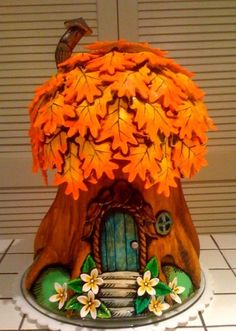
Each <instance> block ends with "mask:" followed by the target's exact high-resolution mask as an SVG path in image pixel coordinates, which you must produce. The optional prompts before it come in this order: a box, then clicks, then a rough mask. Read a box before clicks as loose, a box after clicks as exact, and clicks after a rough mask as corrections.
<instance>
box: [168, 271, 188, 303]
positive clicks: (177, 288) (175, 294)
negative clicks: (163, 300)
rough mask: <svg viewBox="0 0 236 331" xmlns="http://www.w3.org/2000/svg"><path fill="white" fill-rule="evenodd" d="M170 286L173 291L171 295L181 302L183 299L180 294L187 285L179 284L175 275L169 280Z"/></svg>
mask: <svg viewBox="0 0 236 331" xmlns="http://www.w3.org/2000/svg"><path fill="white" fill-rule="evenodd" d="M169 287H170V288H171V290H172V292H171V293H170V297H171V298H172V299H173V300H174V301H175V302H177V303H181V302H182V300H181V298H180V297H179V295H178V294H181V293H183V292H184V290H185V287H183V286H177V277H175V278H174V279H173V280H172V282H169Z"/></svg>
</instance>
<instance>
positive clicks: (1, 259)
mask: <svg viewBox="0 0 236 331" xmlns="http://www.w3.org/2000/svg"><path fill="white" fill-rule="evenodd" d="M14 241H15V240H14V239H13V240H12V241H11V243H10V244H9V246H8V247H7V249H6V250H5V252H4V253H3V255H2V257H1V258H0V263H1V262H2V261H3V259H4V257H5V256H6V255H7V252H8V251H9V249H10V248H11V246H12V244H13V242H14Z"/></svg>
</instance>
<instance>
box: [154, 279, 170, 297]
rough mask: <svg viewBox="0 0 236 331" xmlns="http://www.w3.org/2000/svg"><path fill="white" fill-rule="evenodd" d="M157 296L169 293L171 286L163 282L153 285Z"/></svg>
mask: <svg viewBox="0 0 236 331" xmlns="http://www.w3.org/2000/svg"><path fill="white" fill-rule="evenodd" d="M154 288H155V291H156V295H157V296H165V295H167V294H170V293H171V291H172V290H171V288H170V287H169V286H168V285H166V284H165V283H163V282H159V283H158V284H157V285H156V286H155V287H154Z"/></svg>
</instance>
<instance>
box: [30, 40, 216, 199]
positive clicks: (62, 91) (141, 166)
mask: <svg viewBox="0 0 236 331" xmlns="http://www.w3.org/2000/svg"><path fill="white" fill-rule="evenodd" d="M88 49H89V51H88V52H87V53H78V54H76V55H74V56H72V57H71V58H69V59H68V60H66V61H65V62H64V63H62V64H60V66H59V70H58V72H57V74H56V75H55V76H53V77H51V78H50V79H49V80H48V81H47V82H46V83H44V84H43V85H42V86H40V87H39V88H38V89H37V90H36V94H35V97H34V99H33V101H32V102H31V105H30V119H31V128H30V137H31V143H32V152H33V157H34V170H35V171H37V170H38V169H39V168H41V170H42V172H43V174H44V175H45V176H46V171H47V169H53V168H56V170H57V173H56V175H55V183H56V184H58V185H59V184H61V183H66V184H67V188H66V194H72V195H73V197H74V199H78V197H79V191H80V190H87V184H88V183H89V182H91V183H94V184H96V183H97V181H98V180H99V179H100V178H101V177H102V176H103V175H106V176H108V177H109V178H111V179H113V178H114V177H115V174H114V172H115V170H116V169H118V168H119V167H121V166H122V167H123V168H122V171H123V172H124V173H125V174H127V177H128V180H129V181H130V182H132V181H134V180H135V178H136V177H139V178H140V179H141V180H142V181H143V183H144V187H145V188H149V187H151V186H153V185H156V189H157V193H164V194H165V195H166V196H168V195H169V188H170V187H175V186H176V179H177V178H180V177H191V176H193V175H194V174H195V173H197V172H198V171H199V170H200V168H201V167H202V166H204V165H206V160H205V158H204V156H205V153H206V142H207V136H206V132H207V131H208V130H209V129H214V124H213V122H212V120H211V119H210V118H209V116H208V114H207V109H206V106H205V105H204V103H203V96H204V94H203V92H202V91H201V90H200V89H199V88H198V87H197V85H196V84H195V83H194V82H193V81H192V80H191V76H192V74H191V73H190V72H189V71H188V70H186V69H185V68H182V67H181V66H180V65H178V64H177V63H175V62H174V61H173V60H172V59H169V58H167V57H166V56H165V52H163V51H161V50H159V49H153V48H151V47H149V45H148V44H141V43H129V42H126V41H123V40H121V41H115V42H97V43H95V44H92V45H90V46H88ZM120 160H122V162H121V161H120Z"/></svg>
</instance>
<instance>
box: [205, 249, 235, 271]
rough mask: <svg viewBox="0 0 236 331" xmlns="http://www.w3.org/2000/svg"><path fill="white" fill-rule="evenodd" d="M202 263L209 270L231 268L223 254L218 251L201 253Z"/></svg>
mask: <svg viewBox="0 0 236 331" xmlns="http://www.w3.org/2000/svg"><path fill="white" fill-rule="evenodd" d="M200 262H201V264H202V266H203V267H205V268H207V269H212V268H226V269H227V268H229V267H228V265H227V263H226V262H225V260H224V258H223V256H222V255H221V253H220V252H219V251H217V250H205V251H201V253H200Z"/></svg>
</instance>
